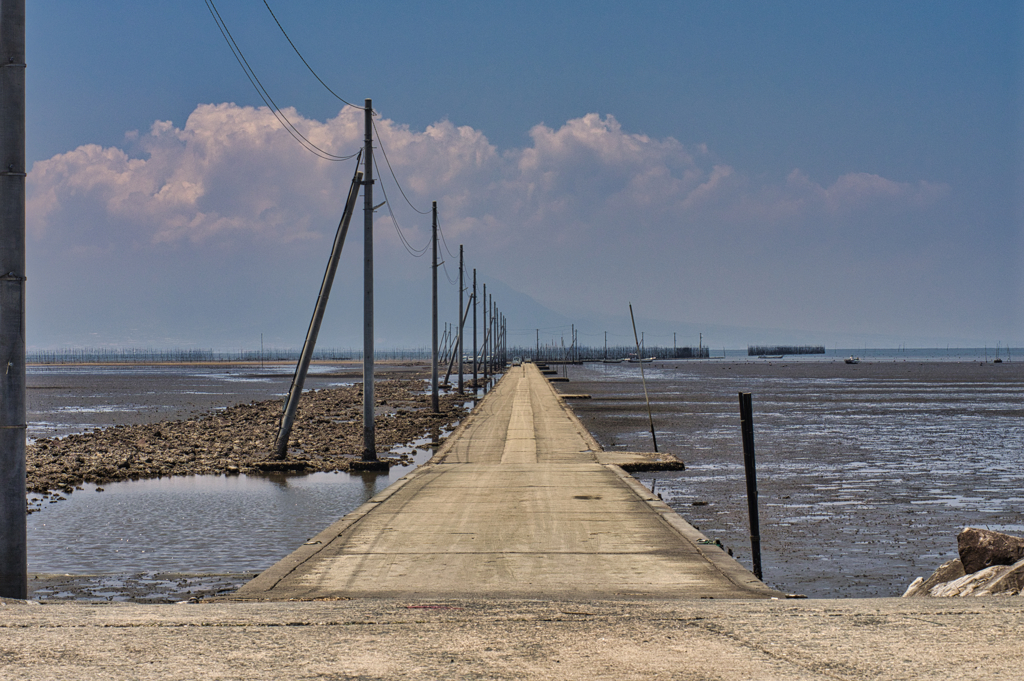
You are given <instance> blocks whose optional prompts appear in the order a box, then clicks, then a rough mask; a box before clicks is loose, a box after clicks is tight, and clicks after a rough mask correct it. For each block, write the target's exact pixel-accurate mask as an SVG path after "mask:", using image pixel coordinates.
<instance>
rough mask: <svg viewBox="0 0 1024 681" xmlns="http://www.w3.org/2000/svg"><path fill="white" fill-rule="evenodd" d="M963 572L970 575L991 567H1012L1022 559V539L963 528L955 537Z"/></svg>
mask: <svg viewBox="0 0 1024 681" xmlns="http://www.w3.org/2000/svg"><path fill="white" fill-rule="evenodd" d="M956 543H957V549H958V550H959V551H960V562H961V563H963V566H964V572H966V573H967V574H972V573H974V572H978V571H980V570H984V569H985V568H988V567H991V566H993V565H1013V564H1014V563H1016V562H1017V561H1018V560H1020V559H1022V558H1024V538H1021V537H1014V536H1011V535H1008V534H1003V533H1002V532H992V531H991V530H981V529H978V528H976V527H965V528H964V529H963V531H961V532H960V534H958V535H957V537H956Z"/></svg>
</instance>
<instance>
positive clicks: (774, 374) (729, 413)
mask: <svg viewBox="0 0 1024 681" xmlns="http://www.w3.org/2000/svg"><path fill="white" fill-rule="evenodd" d="M995 352H996V351H995V349H993V348H967V349H964V348H949V349H945V348H943V349H931V350H920V349H903V348H897V349H888V350H879V349H868V348H861V349H837V350H829V351H828V352H827V353H826V354H825V355H803V356H791V357H790V356H787V357H784V358H781V359H778V358H771V359H762V358H757V357H748V356H747V355H746V352H745V351H742V352H740V351H730V350H726V351H724V352H721V353H720V354H719V355H718V356H717V357H716V356H715V355H716V353H715V352H714V351H712V358H711V359H707V360H667V361H661V360H659V361H657V362H655V363H654V364H651V365H644V371H645V375H644V377H643V379H641V377H640V371H639V369H640V367H639V366H638V365H629V364H619V365H609V364H584V365H581V366H572V367H568V368H567V372H568V374H569V377H570V382H569V383H567V384H562V385H561V389H562V390H563V391H569V392H576V391H577V390H579V389H581V388H585V389H586V390H587V391H590V392H591V393H593V394H592V399H591V400H587V401H577V400H574V401H572V403H571V404H572V406H573V407H574V408H576V409H577V412H578V413H579V414H580V416H581V418H582V419H583V421H584V423H585V424H586V425H587V426H588V428H590V429H591V431H592V432H594V433H595V436H596V437H598V440H599V441H601V442H602V445H603V446H605V448H609V449H610V448H620V449H629V450H649V449H650V448H651V443H649V442H648V441H649V439H650V437H651V434H650V429H649V427H648V425H647V424H648V418H650V419H651V421H653V423H654V429H655V432H656V435H657V437H658V440H659V441H660V445H661V448H662V450H663V451H672V452H673V453H676V454H677V456H679V457H680V458H682V459H683V460H684V462H685V463H686V464H687V470H686V471H683V472H680V473H675V474H638V475H637V477H638V478H640V479H641V481H642V482H643V483H644V484H646V485H647V486H649V487H652V488H654V489H655V491H656V492H657V493H659V494H661V495H662V497H663V498H664V499H665V501H666V502H667V503H668V504H669V505H670V506H672V507H673V508H674V509H675V510H677V511H678V512H679V513H680V514H681V515H683V517H684V518H686V519H687V520H688V521H690V522H691V523H692V524H694V525H696V526H698V527H700V529H701V531H702V532H704V533H705V534H706V535H708V536H710V537H713V538H716V539H719V540H721V541H723V543H724V544H725V545H726V546H727V547H728V548H730V549H732V550H733V553H734V555H735V556H736V557H737V559H738V560H740V562H741V563H742V564H744V565H745V566H746V567H748V568H749V567H750V566H751V564H750V561H751V556H750V550H749V528H748V526H747V516H746V501H745V496H744V494H745V487H744V473H743V466H742V451H741V450H740V451H737V448H738V442H739V438H738V418H737V417H736V416H735V414H734V412H735V410H736V407H735V400H736V391H737V390H740V391H742V390H750V391H751V392H753V393H754V395H755V397H754V401H755V419H754V421H755V429H756V442H757V447H758V478H759V494H760V502H761V513H762V516H761V536H762V554H763V555H762V563H763V565H764V570H765V581H766V582H767V583H769V584H770V585H772V586H775V587H777V588H780V589H782V590H784V591H787V592H792V593H800V594H804V595H808V596H812V597H868V596H894V595H899V594H900V593H901V592H902V590H903V589H904V588H905V587H906V585H907V584H909V582H910V581H911V580H912V579H913V578H914V577H916V576H919V575H926V574H927V573H930V572H931V570H933V569H934V568H935V567H938V565H939V563H941V562H942V561H944V560H946V559H948V558H950V557H955V555H956V544H955V535H956V532H957V531H958V530H959V529H960V528H961V527H962V526H964V525H977V526H986V527H989V528H990V529H997V530H1000V531H1006V532H1010V533H1018V534H1021V533H1024V493H1022V490H1024V422H1022V419H1021V417H1022V416H1024V383H1022V382H1021V372H1020V371H1017V370H1016V369H1017V367H1019V366H1024V350H1019V349H1011V350H1010V351H1009V353H1007V349H1006V348H1000V359H1001V360H1003V361H1002V363H1001V364H1005V368H1006V369H1011V370H1013V371H1007V372H1005V375H1006V376H1007V377H1009V378H1006V379H1005V380H1003V378H1000V374H995V375H992V376H989V375H988V374H986V375H985V376H980V375H977V376H975V375H973V374H972V376H970V377H967V378H964V374H963V372H964V371H974V368H975V367H981V368H984V370H985V371H993V370H996V371H998V369H996V368H995V367H997V366H999V365H994V364H993V360H994V359H995V358H996V357H995ZM851 356H852V357H857V358H859V363H858V364H856V365H853V366H850V365H846V364H845V362H844V358H847V357H851ZM1018 362H1019V364H1018ZM897 369H899V371H897ZM851 370H856V371H858V372H859V374H851ZM979 370H980V369H979ZM291 372H292V367H288V366H266V367H259V366H253V365H251V364H249V365H210V366H187V365H163V366H131V365H119V366H104V365H99V366H78V365H68V366H62V365H37V366H32V367H30V368H29V386H30V389H29V411H30V426H29V437H30V439H31V438H38V437H63V436H66V435H68V434H71V433H75V432H88V431H90V430H92V429H95V428H103V427H109V426H111V425H115V424H118V423H131V422H139V421H146V422H154V421H159V420H164V419H177V418H186V417H188V416H190V415H194V414H198V413H205V412H208V411H211V410H214V409H220V408H224V407H226V406H229V405H231V404H237V403H242V402H249V401H251V400H259V399H282V398H283V397H284V395H285V393H286V391H287V388H288V384H289V381H290V378H291ZM908 376H909V377H910V378H908ZM358 380H359V379H358V377H357V376H356V375H355V373H354V372H353V367H352V366H351V365H345V364H340V363H339V364H331V363H324V364H319V365H315V366H314V369H313V373H312V374H311V376H310V379H309V380H308V381H307V389H316V388H321V387H332V386H340V385H350V384H351V383H352V382H354V381H358ZM642 381H646V383H647V385H646V387H647V391H648V394H649V396H650V397H651V400H652V402H653V403H654V405H655V408H654V409H653V410H652V415H651V417H648V415H647V413H646V412H645V411H644V410H643V408H642V405H641V400H642V399H643V390H642V387H643V386H642ZM567 386H571V387H567ZM428 440H429V438H426V437H425V438H424V439H423V440H421V441H418V442H414V443H410V444H409V445H408V446H407V447H406V448H405V449H404V450H403V451H407V452H409V453H411V454H412V455H413V461H414V462H413V464H412V466H410V467H406V468H402V467H394V468H392V470H391V471H390V472H388V473H385V474H375V473H359V474H349V473H341V472H339V473H315V474H310V475H267V476H246V475H241V476H233V477H224V476H200V477H181V478H169V479H160V480H140V481H129V482H122V483H113V484H105V485H103V488H104V491H103V492H102V493H98V492H97V491H96V486H95V485H90V484H84V485H82V488H83V489H81V490H78V491H75V492H74V493H73V494H71V495H69V496H68V498H67V499H66V500H64V501H59V502H57V503H52V504H50V503H47V504H44V505H43V508H42V510H41V511H40V512H37V513H33V514H32V515H30V516H29V518H28V537H29V571H30V572H31V573H44V574H72V575H124V574H133V573H143V572H150V573H156V572H169V573H211V574H224V573H243V572H259V571H261V570H264V569H266V568H267V567H269V566H270V565H272V564H273V563H275V562H276V561H277V560H279V559H280V558H282V557H284V556H285V555H287V554H289V553H290V552H291V551H293V550H294V549H295V548H296V547H297V546H299V545H301V544H302V543H303V542H305V541H306V540H307V539H308V538H310V537H312V536H314V535H315V534H317V533H318V532H319V531H320V530H322V529H323V528H324V527H326V526H327V525H329V524H330V523H332V522H334V521H335V520H337V519H338V518H340V517H342V516H344V515H345V514H346V513H348V512H350V511H352V510H354V509H355V508H357V507H359V506H360V505H361V504H363V503H365V502H366V501H367V500H368V499H369V498H371V497H372V496H373V495H375V494H376V493H378V492H379V491H381V490H383V489H385V488H386V487H387V486H388V485H390V484H392V483H393V482H394V481H395V480H397V479H398V478H400V477H401V476H403V475H405V474H406V473H408V472H409V471H410V470H412V468H414V467H415V466H418V465H421V464H422V463H423V462H425V461H427V460H428V459H429V458H430V456H432V454H433V451H432V449H431V448H430V446H429V442H428Z"/></svg>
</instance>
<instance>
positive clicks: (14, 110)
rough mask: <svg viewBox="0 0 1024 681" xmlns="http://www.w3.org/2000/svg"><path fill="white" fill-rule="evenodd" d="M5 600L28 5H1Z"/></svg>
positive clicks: (18, 390)
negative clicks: (26, 15)
mask: <svg viewBox="0 0 1024 681" xmlns="http://www.w3.org/2000/svg"><path fill="white" fill-rule="evenodd" d="M0 59H2V61H0V362H2V363H0V368H2V369H3V374H2V376H0V597H4V598H19V599H25V598H27V597H28V540H27V530H26V523H25V520H26V513H25V435H26V428H27V423H26V413H25V394H26V387H25V0H2V2H0Z"/></svg>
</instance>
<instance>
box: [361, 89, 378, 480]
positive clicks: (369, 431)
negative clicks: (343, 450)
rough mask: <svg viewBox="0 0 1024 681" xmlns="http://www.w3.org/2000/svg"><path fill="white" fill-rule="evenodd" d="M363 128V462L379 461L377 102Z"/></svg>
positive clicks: (369, 108)
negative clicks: (375, 241)
mask: <svg viewBox="0 0 1024 681" xmlns="http://www.w3.org/2000/svg"><path fill="white" fill-rule="evenodd" d="M363 124H364V125H365V127H366V133H365V139H364V144H365V145H366V147H365V149H364V150H363V162H364V163H365V167H364V169H363V461H376V460H377V437H376V436H377V433H376V429H375V427H374V423H373V419H374V396H373V393H374V390H373V387H374V385H373V101H372V100H370V99H367V100H366V111H365V112H364V117H363Z"/></svg>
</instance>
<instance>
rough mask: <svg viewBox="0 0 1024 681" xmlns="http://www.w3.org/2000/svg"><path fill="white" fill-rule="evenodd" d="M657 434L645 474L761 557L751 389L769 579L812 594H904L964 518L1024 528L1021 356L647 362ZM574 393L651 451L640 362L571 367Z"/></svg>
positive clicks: (733, 543) (612, 436) (605, 424)
mask: <svg viewBox="0 0 1024 681" xmlns="http://www.w3.org/2000/svg"><path fill="white" fill-rule="evenodd" d="M645 372H646V376H647V388H648V392H649V393H650V396H651V401H652V412H653V419H654V425H655V432H656V435H657V438H658V445H659V449H660V450H661V451H668V452H672V453H674V454H676V455H677V456H678V457H679V458H680V459H682V460H683V461H684V462H685V464H686V467H687V470H686V471H683V472H679V473H637V474H635V477H637V478H639V479H641V481H642V482H643V483H644V484H645V485H647V486H648V487H651V486H652V485H654V486H655V489H656V491H657V492H658V493H660V494H661V495H662V497H663V498H664V500H665V501H666V502H667V503H668V504H669V505H670V506H671V507H672V508H673V509H675V510H676V511H677V512H678V513H679V514H680V515H682V516H683V517H684V518H686V519H687V520H688V521H689V522H690V523H691V524H693V525H696V526H697V527H699V528H700V529H701V531H702V532H704V533H705V534H706V535H707V536H709V537H712V538H715V539H719V540H721V541H722V543H723V544H725V546H727V547H728V548H731V549H732V550H733V552H734V553H735V555H736V557H737V559H738V560H739V561H740V562H741V563H742V564H743V565H744V566H745V567H747V568H748V569H749V568H750V567H751V552H750V539H749V529H748V519H747V501H746V483H745V475H744V468H743V448H742V441H741V434H740V421H739V406H738V393H739V392H740V391H743V392H750V393H751V394H752V402H753V407H754V419H753V420H754V431H755V434H754V440H755V447H756V459H757V483H758V492H759V506H760V531H761V546H762V563H763V566H764V580H765V581H766V582H767V583H768V584H769V585H771V586H773V587H776V588H779V589H780V590H783V591H786V592H789V593H794V592H795V593H802V594H806V595H808V596H812V597H821V598H835V597H873V596H898V595H900V594H902V593H903V591H904V590H905V589H906V587H907V586H908V585H909V584H910V582H911V581H913V579H914V578H915V577H918V576H927V575H929V574H931V572H932V571H933V570H934V569H936V568H937V567H938V566H939V565H940V564H941V563H943V562H945V561H946V560H949V559H950V558H953V557H956V534H957V533H958V532H959V531H960V529H962V528H963V527H964V526H967V525H971V526H976V527H987V528H989V529H993V530H998V531H1003V532H1008V533H1010V534H1020V533H1021V532H1022V531H1024V491H1022V490H1024V363H1021V362H1013V363H1003V364H992V363H988V364H979V363H978V362H963V363H957V362H867V363H866V362H861V363H860V364H857V365H846V364H844V363H843V362H842V361H841V360H840V361H839V362H828V361H792V362H787V361H785V360H783V361H778V360H775V361H770V362H766V361H763V360H762V361H745V360H739V361H734V362H730V361H685V360H684V361H674V362H673V361H666V362H660V361H659V362H657V363H655V364H654V365H646V366H645ZM568 373H569V379H570V381H569V382H568V383H561V384H557V383H556V384H555V385H556V387H557V389H558V390H559V391H560V392H563V393H577V394H578V393H586V394H590V395H591V396H592V399H589V400H571V401H570V402H569V405H570V406H571V407H572V409H573V411H574V412H575V413H576V414H577V415H578V416H579V417H580V418H581V420H582V421H583V423H584V424H585V425H586V427H587V428H588V429H589V430H590V432H591V433H593V434H594V436H595V437H596V438H597V440H598V441H599V442H600V443H601V445H602V446H603V447H604V448H605V449H622V450H627V451H650V450H651V449H652V446H653V445H652V438H651V433H650V426H649V421H648V415H647V411H646V407H645V404H644V395H643V387H642V385H641V381H640V372H639V367H637V366H635V365H633V366H630V365H601V364H590V365H583V366H571V367H569V369H568Z"/></svg>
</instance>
